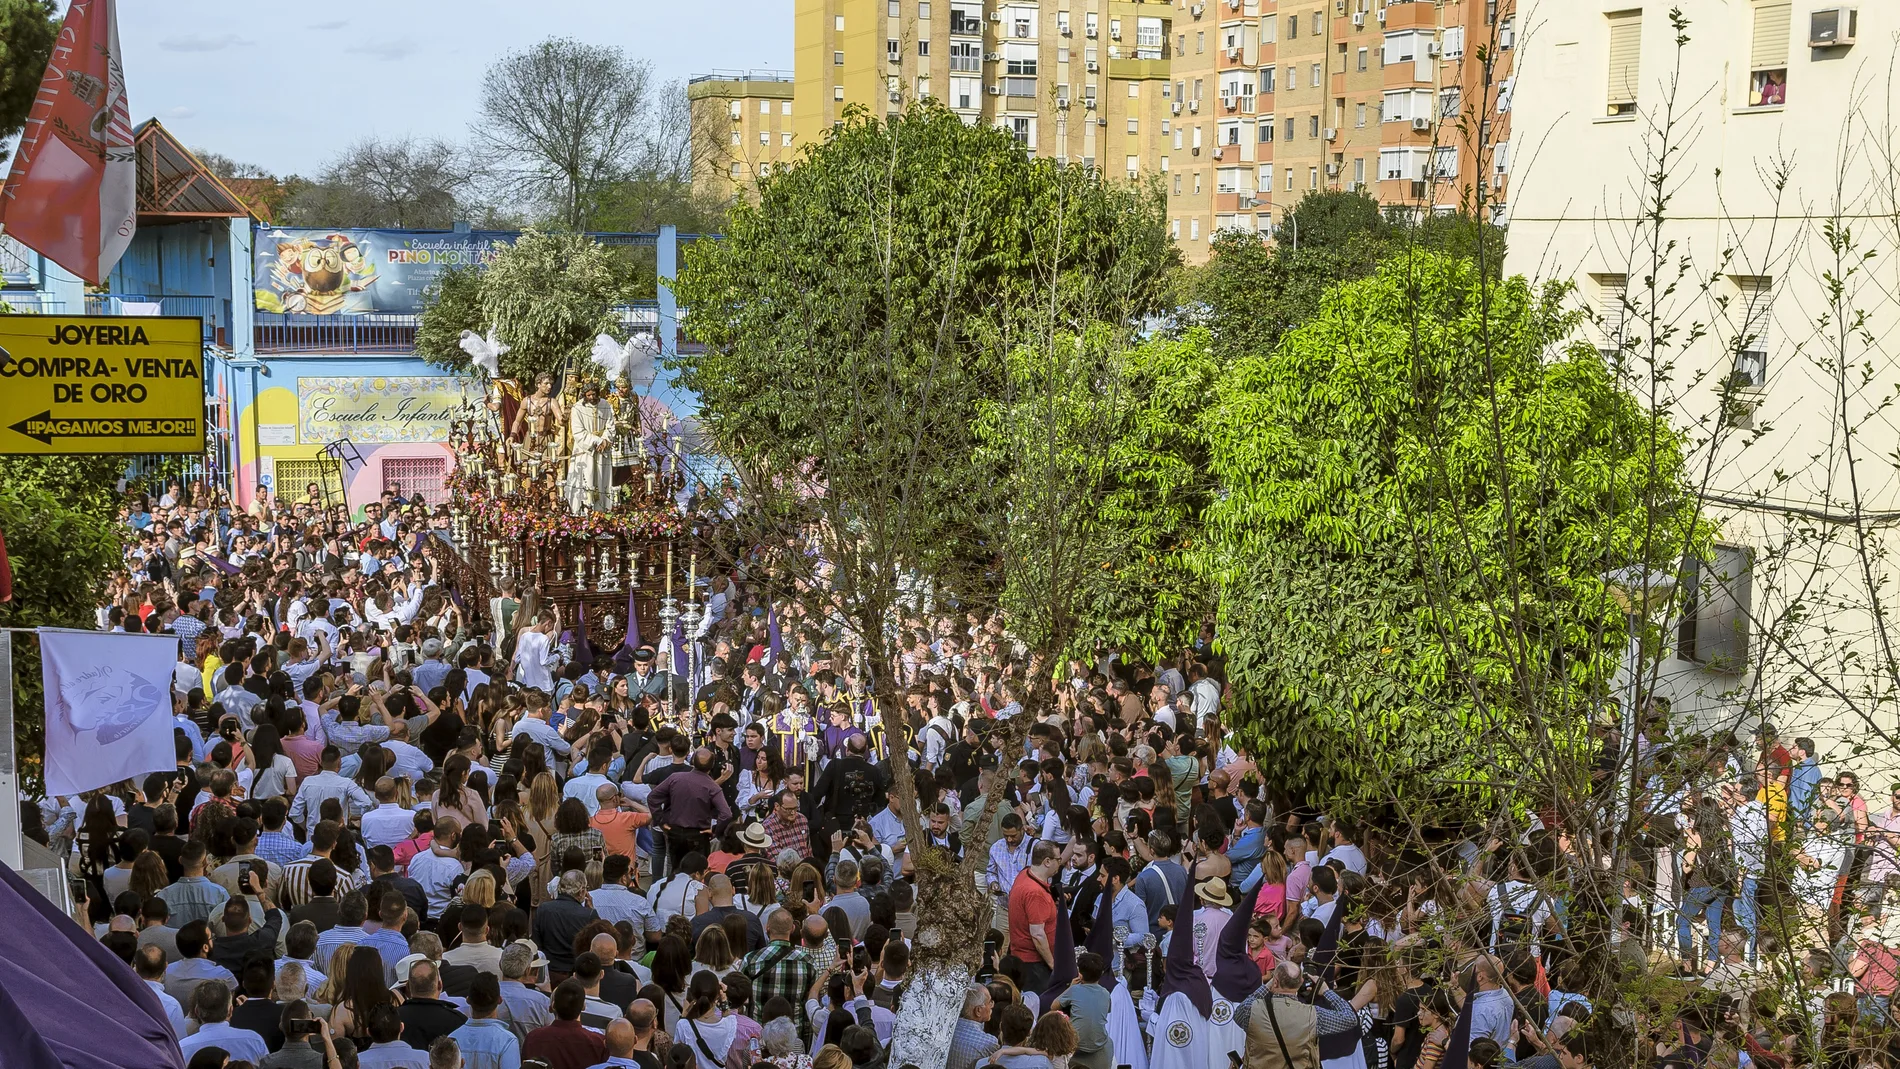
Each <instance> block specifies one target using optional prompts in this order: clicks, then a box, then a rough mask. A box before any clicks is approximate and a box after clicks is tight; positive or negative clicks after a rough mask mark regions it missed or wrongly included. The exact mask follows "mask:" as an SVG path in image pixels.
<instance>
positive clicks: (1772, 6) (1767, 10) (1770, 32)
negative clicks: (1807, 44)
mask: <svg viewBox="0 0 1900 1069" xmlns="http://www.w3.org/2000/svg"><path fill="white" fill-rule="evenodd" d="M1793 15H1794V4H1793V3H1792V2H1790V0H1755V34H1754V39H1753V40H1752V42H1751V43H1750V45H1749V57H1748V106H1749V107H1751V108H1767V107H1779V106H1781V105H1783V104H1786V103H1787V102H1788V34H1789V29H1788V27H1789V24H1790V22H1791V21H1792V18H1793Z"/></svg>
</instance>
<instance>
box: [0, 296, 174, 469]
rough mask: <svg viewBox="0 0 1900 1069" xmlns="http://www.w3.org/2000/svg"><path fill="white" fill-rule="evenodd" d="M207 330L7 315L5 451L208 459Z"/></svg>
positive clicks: (1, 331)
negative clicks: (174, 455) (205, 454)
mask: <svg viewBox="0 0 1900 1069" xmlns="http://www.w3.org/2000/svg"><path fill="white" fill-rule="evenodd" d="M204 448H205V380H204V325H203V323H202V322H200V321H199V320H198V319H197V318H196V317H186V316H41V315H32V316H27V315H12V316H0V453H82V454H83V453H202V452H204Z"/></svg>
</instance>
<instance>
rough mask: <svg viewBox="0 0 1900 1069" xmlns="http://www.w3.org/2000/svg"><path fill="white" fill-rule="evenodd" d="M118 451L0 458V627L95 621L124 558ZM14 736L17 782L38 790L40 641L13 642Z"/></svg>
mask: <svg viewBox="0 0 1900 1069" xmlns="http://www.w3.org/2000/svg"><path fill="white" fill-rule="evenodd" d="M122 467H123V465H122V464H121V463H120V459H119V458H117V457H4V458H0V532H4V533H5V535H6V539H7V556H8V558H9V560H10V562H11V564H12V567H13V600H11V601H9V602H6V603H4V604H0V627H84V628H90V627H93V626H95V625H94V622H93V609H94V607H95V606H97V604H98V598H99V591H100V588H101V587H102V585H103V584H104V583H105V580H106V578H107V576H109V575H110V574H111V573H112V571H113V570H114V569H116V568H119V567H122V566H123V543H122V542H121V538H122V536H123V528H122V527H121V526H120V525H119V523H118V522H117V518H116V515H115V511H116V504H117V499H116V495H115V494H114V493H113V486H114V482H115V481H116V479H117V477H118V474H119V472H120V470H121V469H122ZM13 687H14V691H13V694H14V704H13V741H14V745H15V747H16V750H15V752H16V753H18V754H19V755H20V772H21V777H22V783H23V785H24V786H25V788H26V789H27V790H28V791H37V790H38V789H39V785H40V769H41V767H42V760H43V757H44V755H45V753H46V700H45V690H44V684H43V682H42V679H41V671H40V654H39V644H38V643H37V642H33V641H30V640H29V641H17V640H16V641H15V643H14V646H13Z"/></svg>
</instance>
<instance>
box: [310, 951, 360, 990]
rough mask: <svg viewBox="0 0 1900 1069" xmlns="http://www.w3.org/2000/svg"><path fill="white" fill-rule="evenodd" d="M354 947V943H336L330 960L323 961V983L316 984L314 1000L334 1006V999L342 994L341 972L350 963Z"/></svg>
mask: <svg viewBox="0 0 1900 1069" xmlns="http://www.w3.org/2000/svg"><path fill="white" fill-rule="evenodd" d="M355 949H356V944H355V943H338V944H337V948H336V949H335V950H332V951H331V952H330V960H329V961H327V962H325V963H324V966H325V968H324V971H323V983H321V984H318V985H317V993H316V996H315V998H316V1001H318V1002H321V1003H322V1004H324V1005H325V1006H335V1005H336V1000H337V999H338V998H341V997H342V995H343V974H344V973H345V972H346V971H348V969H349V965H350V953H351V951H354V950H355Z"/></svg>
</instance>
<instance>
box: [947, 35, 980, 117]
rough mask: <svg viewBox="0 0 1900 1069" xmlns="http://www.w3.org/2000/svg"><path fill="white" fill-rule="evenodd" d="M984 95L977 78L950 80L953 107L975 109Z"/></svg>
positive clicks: (953, 46) (952, 46)
mask: <svg viewBox="0 0 1900 1069" xmlns="http://www.w3.org/2000/svg"><path fill="white" fill-rule="evenodd" d="M950 47H951V48H955V47H956V46H955V45H951V46H950ZM982 94H983V86H982V83H981V82H980V81H978V80H977V79H975V78H952V79H950V103H951V105H952V106H953V107H958V108H974V107H976V105H977V101H978V100H979V99H981V97H982Z"/></svg>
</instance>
